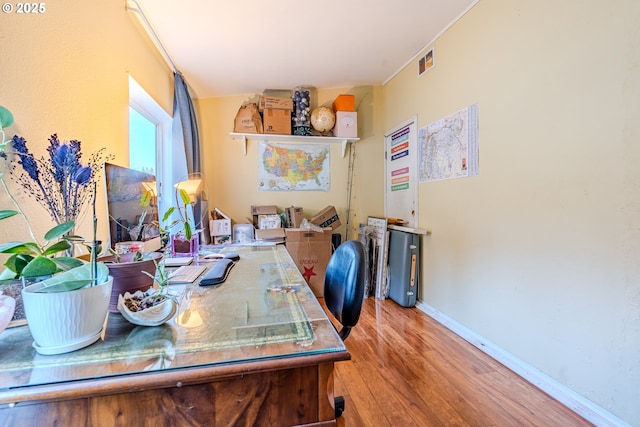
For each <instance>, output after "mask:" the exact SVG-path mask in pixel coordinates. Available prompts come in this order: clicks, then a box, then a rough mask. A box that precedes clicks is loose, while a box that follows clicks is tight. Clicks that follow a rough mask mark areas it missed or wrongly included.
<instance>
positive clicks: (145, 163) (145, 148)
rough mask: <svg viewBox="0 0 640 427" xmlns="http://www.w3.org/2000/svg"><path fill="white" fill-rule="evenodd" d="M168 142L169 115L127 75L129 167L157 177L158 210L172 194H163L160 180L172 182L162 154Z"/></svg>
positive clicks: (167, 164)
mask: <svg viewBox="0 0 640 427" xmlns="http://www.w3.org/2000/svg"><path fill="white" fill-rule="evenodd" d="M170 142H171V116H170V115H169V114H168V113H167V112H166V111H165V110H164V109H162V107H160V105H158V103H157V102H156V101H155V100H154V99H153V98H152V97H151V96H150V95H149V94H148V93H147V92H146V91H145V90H144V89H143V88H142V86H140V84H138V82H136V81H135V80H134V79H133V77H131V76H129V167H130V168H131V169H136V170H140V171H143V172H147V173H153V174H154V175H155V176H156V181H157V190H158V204H159V208H160V212H165V211H166V210H167V208H168V206H169V205H170V203H171V194H169V195H168V197H163V188H166V186H163V183H170V182H171V175H170V173H171V162H170V160H169V158H170V156H168V155H165V153H166V152H169V150H170V147H171V143H170ZM165 159H167V160H166V161H165ZM170 187H171V186H170V185H169V188H170Z"/></svg>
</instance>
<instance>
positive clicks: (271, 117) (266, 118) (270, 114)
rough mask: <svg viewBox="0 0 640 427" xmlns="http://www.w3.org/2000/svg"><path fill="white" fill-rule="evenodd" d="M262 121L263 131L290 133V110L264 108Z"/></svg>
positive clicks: (279, 133)
mask: <svg viewBox="0 0 640 427" xmlns="http://www.w3.org/2000/svg"><path fill="white" fill-rule="evenodd" d="M262 122H263V130H264V133H269V134H278V135H291V110H278V109H275V108H265V110H264V113H263V114H262Z"/></svg>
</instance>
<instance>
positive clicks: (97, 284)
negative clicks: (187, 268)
mask: <svg viewBox="0 0 640 427" xmlns="http://www.w3.org/2000/svg"><path fill="white" fill-rule="evenodd" d="M12 122H13V117H12V115H11V113H10V112H9V111H8V110H7V109H6V108H4V107H0V131H1V132H0V136H1V137H2V142H1V143H0V156H2V157H4V158H7V153H9V154H16V155H17V156H18V158H19V160H17V163H18V165H20V166H21V167H22V168H23V169H24V173H25V174H26V175H19V178H17V179H18V183H19V184H20V185H22V187H23V188H25V189H27V191H28V194H30V195H32V196H33V197H35V198H36V200H38V201H39V202H41V203H43V201H42V197H45V196H43V194H44V195H46V196H47V197H48V199H47V202H46V203H45V205H46V206H48V207H49V209H50V212H49V213H50V214H51V215H52V217H53V215H54V213H56V212H64V211H65V209H62V210H59V209H60V206H58V205H55V202H56V201H60V200H62V201H66V202H70V203H72V204H73V205H76V206H80V205H82V203H83V201H82V200H78V199H77V198H78V197H80V198H82V197H83V195H89V194H91V189H90V188H89V190H87V189H86V188H85V187H86V186H89V185H90V184H93V186H92V187H93V197H92V204H93V234H94V239H93V241H92V242H91V260H90V262H89V263H87V264H85V263H83V262H82V261H81V260H79V259H76V258H73V257H69V256H56V255H58V254H59V253H61V252H63V251H68V250H69V249H71V248H72V242H75V241H78V240H81V239H80V238H79V237H78V236H74V235H73V234H72V233H71V231H72V230H73V228H74V226H75V221H74V220H65V221H59V220H60V219H61V218H65V219H68V217H58V218H54V219H55V220H56V222H58V225H56V226H55V227H53V228H52V229H51V230H49V231H48V232H47V233H46V234H45V243H44V244H40V243H39V242H38V240H37V239H36V238H35V235H34V233H33V229H32V227H31V223H30V222H29V219H28V218H27V216H26V214H25V213H24V211H23V210H22V209H21V208H20V205H19V204H18V202H17V200H16V199H15V198H14V197H13V195H12V194H11V192H10V191H9V188H8V187H7V185H6V182H5V181H4V177H3V175H2V174H0V183H1V184H2V187H3V188H4V190H5V192H6V193H7V195H8V196H9V199H10V200H11V202H12V204H13V205H14V207H15V210H14V209H3V210H1V211H0V212H1V213H0V219H3V220H4V219H8V218H11V217H14V216H17V215H20V216H22V218H23V219H24V221H25V224H26V226H27V229H28V230H29V234H30V235H31V238H32V240H31V241H26V242H8V243H4V244H2V245H0V248H1V250H0V253H5V254H8V255H10V256H9V258H8V260H7V261H6V262H5V264H4V265H5V267H6V269H5V270H4V271H3V273H2V275H3V276H5V277H13V278H33V277H42V276H50V277H49V278H47V279H45V280H42V281H40V282H37V283H34V284H31V285H28V286H25V287H24V288H23V289H22V292H21V295H22V298H23V304H24V311H25V313H26V318H27V321H28V325H29V330H30V332H31V335H32V336H33V338H34V347H35V349H36V350H37V351H38V352H39V353H41V354H59V353H65V352H69V351H73V350H77V349H79V348H82V347H85V346H87V345H89V344H92V343H93V342H95V341H96V340H97V339H98V338H99V337H100V333H101V331H102V327H103V325H104V321H105V318H106V315H107V308H108V296H109V294H110V293H111V286H112V283H113V281H112V279H111V278H110V277H109V275H108V273H109V270H108V268H107V267H106V266H105V265H104V263H101V262H97V260H96V254H97V250H98V243H97V240H96V229H97V217H96V213H95V199H96V182H95V179H94V178H95V174H94V173H93V169H94V168H93V166H95V165H93V164H92V165H90V166H88V167H89V169H86V168H84V167H82V166H81V165H80V163H79V161H78V159H79V157H80V150H79V142H77V141H76V143H75V144H70V145H66V144H62V145H60V143H59V141H58V140H57V137H56V138H53V137H52V140H50V142H51V145H50V147H49V149H50V151H49V152H50V155H51V164H50V165H47V164H45V161H44V159H36V158H35V157H34V156H33V155H32V154H31V153H29V152H28V150H27V149H26V141H24V139H22V138H19V137H16V136H14V137H13V138H12V139H11V140H10V141H6V140H5V136H4V135H5V134H4V128H6V127H7V126H9V125H11V124H12ZM9 142H11V143H12V146H13V149H14V150H16V151H15V152H10V151H9V150H7V146H8V144H9ZM65 147H66V148H65ZM45 169H46V172H45ZM15 171H16V166H15V165H14V167H13V168H12V169H10V172H11V174H12V176H14V177H15V175H13V174H14V172H15ZM15 173H18V172H15ZM47 174H50V175H47ZM47 177H49V178H47ZM47 179H54V180H55V182H60V183H62V184H64V188H63V189H62V191H65V192H66V193H65V194H56V193H55V192H50V193H49V192H48V191H49V190H45V189H44V188H41V187H43V186H44V184H47V183H48V184H50V185H53V182H49V181H47ZM37 187H40V188H41V189H40V190H37ZM29 191H31V193H29ZM35 191H41V193H40V196H37V195H35V193H34V192H35ZM78 213H79V211H76V212H75V213H72V214H71V215H77V214H78ZM25 285H26V284H25Z"/></svg>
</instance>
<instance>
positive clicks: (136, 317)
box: [118, 260, 178, 326]
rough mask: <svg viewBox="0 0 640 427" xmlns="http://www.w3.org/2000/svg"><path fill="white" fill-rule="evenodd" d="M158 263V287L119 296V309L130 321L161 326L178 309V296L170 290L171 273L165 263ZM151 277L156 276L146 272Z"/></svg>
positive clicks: (143, 324) (156, 277)
mask: <svg viewBox="0 0 640 427" xmlns="http://www.w3.org/2000/svg"><path fill="white" fill-rule="evenodd" d="M154 263H155V264H156V269H157V273H156V275H155V279H156V282H157V284H158V286H157V287H150V288H149V289H147V290H146V291H144V292H143V291H141V290H138V291H136V292H134V293H130V292H125V294H124V295H120V296H119V297H118V310H119V311H120V313H121V314H122V316H123V317H124V318H125V319H127V320H128V321H129V322H131V323H133V324H135V325H140V326H159V325H162V324H163V323H165V322H167V321H168V320H170V319H171V318H172V317H173V316H174V315H175V314H176V311H177V310H178V302H177V300H176V297H175V296H174V295H172V294H171V293H170V292H169V286H168V281H169V274H168V273H167V272H166V271H165V269H164V263H160V264H159V265H158V264H157V263H156V261H155V260H154ZM144 273H145V274H146V275H148V276H149V277H151V278H152V279H153V278H154V276H152V275H151V274H149V273H147V272H144Z"/></svg>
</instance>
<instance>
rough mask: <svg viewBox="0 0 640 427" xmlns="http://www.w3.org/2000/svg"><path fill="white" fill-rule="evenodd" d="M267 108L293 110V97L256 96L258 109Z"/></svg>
mask: <svg viewBox="0 0 640 427" xmlns="http://www.w3.org/2000/svg"><path fill="white" fill-rule="evenodd" d="M267 108H272V109H275V110H293V99H291V98H290V97H289V98H280V97H277V96H265V95H261V96H260V97H259V98H258V110H260V112H263V111H264V110H266V109H267Z"/></svg>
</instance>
